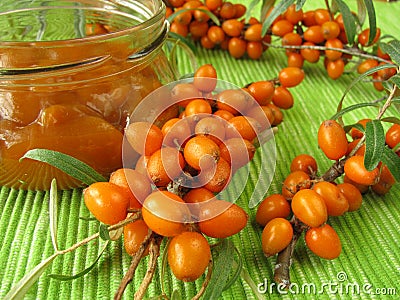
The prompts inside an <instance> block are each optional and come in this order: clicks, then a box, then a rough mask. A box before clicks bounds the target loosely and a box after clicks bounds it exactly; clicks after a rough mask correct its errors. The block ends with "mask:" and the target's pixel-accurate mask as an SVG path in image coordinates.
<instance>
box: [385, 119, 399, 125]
mask: <svg viewBox="0 0 400 300" xmlns="http://www.w3.org/2000/svg"><path fill="white" fill-rule="evenodd" d="M381 121H382V122H387V123H392V124H399V125H400V119H399V118H396V117H385V118H382V119H381Z"/></svg>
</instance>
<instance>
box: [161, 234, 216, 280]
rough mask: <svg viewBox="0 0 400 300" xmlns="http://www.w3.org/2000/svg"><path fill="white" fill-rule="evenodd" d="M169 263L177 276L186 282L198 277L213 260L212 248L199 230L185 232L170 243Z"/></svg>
mask: <svg viewBox="0 0 400 300" xmlns="http://www.w3.org/2000/svg"><path fill="white" fill-rule="evenodd" d="M167 257H168V264H169V266H170V268H171V271H172V273H173V274H174V275H175V277H176V278H178V279H179V280H182V281H184V282H191V281H195V280H196V279H198V278H199V277H200V276H201V275H202V274H203V273H204V272H205V270H206V268H207V266H208V264H209V262H210V260H211V249H210V245H209V244H208V242H207V240H206V239H205V237H204V236H203V235H202V234H200V233H198V232H190V231H188V232H184V233H181V234H180V235H177V236H175V237H174V238H173V239H172V240H171V242H170V243H169V244H168V255H167Z"/></svg>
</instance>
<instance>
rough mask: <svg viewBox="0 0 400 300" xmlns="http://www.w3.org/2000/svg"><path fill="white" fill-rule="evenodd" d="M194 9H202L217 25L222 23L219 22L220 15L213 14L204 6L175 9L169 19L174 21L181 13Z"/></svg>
mask: <svg viewBox="0 0 400 300" xmlns="http://www.w3.org/2000/svg"><path fill="white" fill-rule="evenodd" d="M193 10H198V11H201V12H203V13H205V14H206V15H207V16H209V17H210V20H212V21H213V22H214V23H215V25H217V26H220V25H221V24H220V22H219V19H218V17H217V16H216V15H215V14H213V13H212V12H211V11H209V10H206V9H202V8H184V9H180V10H175V12H174V13H173V14H172V15H170V16H169V17H168V21H169V22H172V21H173V20H174V19H175V18H176V17H177V16H179V15H180V14H183V13H185V12H187V11H193Z"/></svg>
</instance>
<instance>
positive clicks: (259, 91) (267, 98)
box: [247, 80, 275, 105]
mask: <svg viewBox="0 0 400 300" xmlns="http://www.w3.org/2000/svg"><path fill="white" fill-rule="evenodd" d="M247 89H248V91H249V92H250V94H251V95H252V96H253V97H254V99H256V101H257V102H258V104H260V105H266V104H267V103H270V102H271V100H272V96H273V95H274V90H275V85H274V83H273V82H272V81H269V80H260V81H255V82H252V83H251V84H250V85H249V86H248V87H247Z"/></svg>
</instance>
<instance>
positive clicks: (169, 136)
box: [161, 118, 192, 147]
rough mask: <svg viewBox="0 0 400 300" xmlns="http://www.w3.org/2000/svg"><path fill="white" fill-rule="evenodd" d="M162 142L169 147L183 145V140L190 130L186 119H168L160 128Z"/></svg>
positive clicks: (186, 137) (187, 136) (189, 134)
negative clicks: (162, 137)
mask: <svg viewBox="0 0 400 300" xmlns="http://www.w3.org/2000/svg"><path fill="white" fill-rule="evenodd" d="M161 132H162V133H163V136H164V140H163V144H164V145H166V146H169V147H181V146H184V143H185V141H186V140H187V139H188V138H189V137H190V136H191V134H192V131H191V128H190V125H189V122H188V121H187V119H181V118H172V119H169V120H168V121H167V122H165V124H164V125H163V127H162V128H161Z"/></svg>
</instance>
